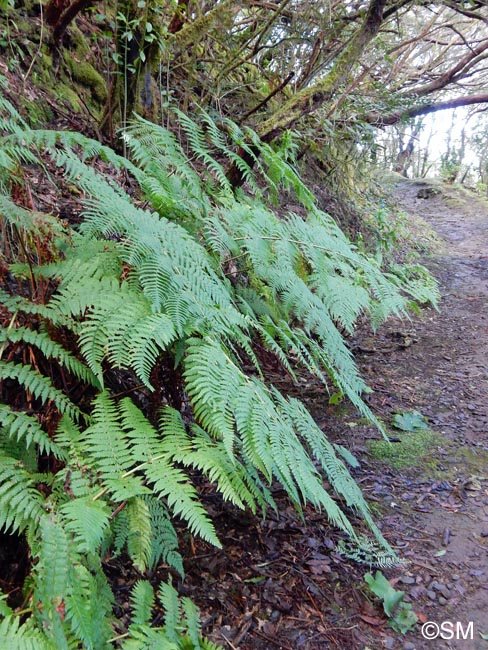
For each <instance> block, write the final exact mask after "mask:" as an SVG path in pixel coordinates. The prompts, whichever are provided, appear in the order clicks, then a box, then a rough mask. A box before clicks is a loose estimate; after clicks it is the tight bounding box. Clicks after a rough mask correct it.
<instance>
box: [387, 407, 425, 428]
mask: <svg viewBox="0 0 488 650" xmlns="http://www.w3.org/2000/svg"><path fill="white" fill-rule="evenodd" d="M391 423H392V425H393V426H394V427H395V429H400V430H401V431H426V430H427V429H428V428H429V425H428V424H427V422H426V421H425V417H424V416H423V415H422V414H421V413H419V412H418V411H405V412H404V413H395V415H394V416H393V419H392V422H391Z"/></svg>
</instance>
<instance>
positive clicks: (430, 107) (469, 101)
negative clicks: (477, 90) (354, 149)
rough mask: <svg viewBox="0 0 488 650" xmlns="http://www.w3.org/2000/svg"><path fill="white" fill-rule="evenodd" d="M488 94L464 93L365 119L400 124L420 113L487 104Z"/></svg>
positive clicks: (380, 124) (379, 124) (380, 122)
mask: <svg viewBox="0 0 488 650" xmlns="http://www.w3.org/2000/svg"><path fill="white" fill-rule="evenodd" d="M487 103H488V94H486V93H485V94H480V95H463V96H461V97H456V98H454V99H448V100H446V101H444V102H435V103H434V102H433V103H431V104H423V105H422V106H414V107H412V108H408V109H407V110H405V111H398V112H396V113H390V114H389V115H380V114H379V113H369V114H368V115H366V116H365V118H364V121H365V122H367V123H368V124H373V125H374V126H379V127H381V126H391V125H392V124H398V122H401V121H402V120H406V119H409V118H412V117H417V116H419V115H427V114H428V113H436V112H437V111H445V110H448V109H453V108H459V107H461V106H472V105H473V104H487Z"/></svg>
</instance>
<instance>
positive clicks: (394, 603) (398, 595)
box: [364, 571, 405, 617]
mask: <svg viewBox="0 0 488 650" xmlns="http://www.w3.org/2000/svg"><path fill="white" fill-rule="evenodd" d="M364 580H365V581H366V583H367V584H368V587H369V588H370V589H371V591H372V592H373V593H374V595H375V596H378V598H380V599H381V600H382V601H383V609H384V610H385V614H386V615H387V616H389V617H392V616H394V614H395V611H396V609H397V607H398V605H399V604H400V603H401V602H402V600H403V597H404V596H405V592H404V591H397V590H396V589H394V588H393V587H392V586H391V584H390V583H389V582H388V580H387V579H386V578H385V576H384V575H383V574H382V573H381V572H380V571H377V572H376V576H375V577H374V578H373V576H372V574H371V573H367V574H366V575H365V576H364Z"/></svg>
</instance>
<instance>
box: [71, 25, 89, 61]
mask: <svg viewBox="0 0 488 650" xmlns="http://www.w3.org/2000/svg"><path fill="white" fill-rule="evenodd" d="M69 36H70V40H71V45H72V47H71V49H74V51H75V52H76V56H77V58H78V59H85V58H86V57H87V55H89V54H90V44H89V42H88V39H87V38H86V36H85V35H84V34H83V32H82V31H81V30H80V29H78V27H76V25H74V24H72V25H71V27H70V30H69Z"/></svg>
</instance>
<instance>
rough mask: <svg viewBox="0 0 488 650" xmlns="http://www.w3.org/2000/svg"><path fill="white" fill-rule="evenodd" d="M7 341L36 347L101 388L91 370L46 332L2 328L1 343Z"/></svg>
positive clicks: (79, 377) (25, 328) (83, 379)
mask: <svg viewBox="0 0 488 650" xmlns="http://www.w3.org/2000/svg"><path fill="white" fill-rule="evenodd" d="M7 340H8V341H10V342H11V343H28V344H29V345H34V346H35V347H37V348H38V349H39V350H40V351H41V352H42V353H43V354H44V356H45V357H47V358H48V359H54V360H55V361H57V362H58V363H59V364H60V365H61V366H63V367H64V368H66V370H68V371H69V372H70V373H71V374H73V375H74V376H75V377H77V378H78V379H80V380H81V381H83V382H85V383H87V384H90V385H91V386H93V387H95V388H100V385H99V383H98V381H97V379H96V377H95V376H94V374H93V373H92V372H91V371H90V369H89V368H87V367H86V366H85V365H84V364H83V363H82V362H81V361H79V360H78V359H77V358H76V357H74V356H73V355H72V354H71V353H70V352H68V351H67V350H66V349H65V348H63V346H62V345H60V344H59V343H56V342H55V341H53V340H52V338H51V337H50V336H49V334H47V333H46V332H36V331H35V330H32V329H30V328H28V327H14V328H10V329H7V328H0V343H1V342H3V341H7Z"/></svg>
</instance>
